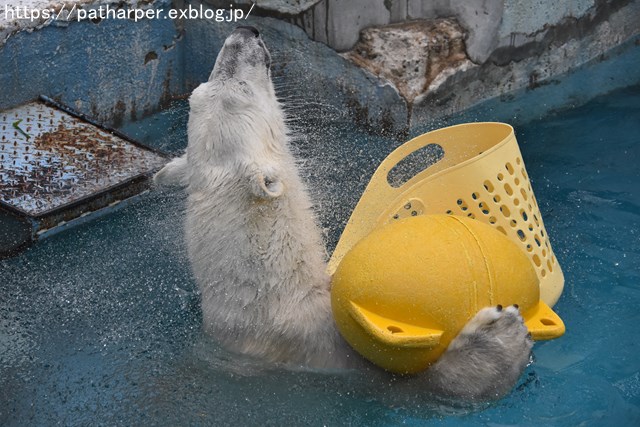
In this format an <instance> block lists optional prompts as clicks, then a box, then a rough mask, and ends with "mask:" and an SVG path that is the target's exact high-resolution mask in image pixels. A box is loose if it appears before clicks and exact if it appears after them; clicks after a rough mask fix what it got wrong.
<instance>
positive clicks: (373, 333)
mask: <svg viewBox="0 0 640 427" xmlns="http://www.w3.org/2000/svg"><path fill="white" fill-rule="evenodd" d="M331 298H332V307H333V314H334V318H335V320H336V323H337V325H338V329H339V330H340V332H341V333H342V335H343V337H344V338H345V339H346V340H347V342H349V344H350V345H351V346H352V347H353V348H354V349H355V350H356V351H358V352H359V353H360V354H361V355H362V356H364V357H365V358H367V359H368V360H370V361H371V362H373V363H375V364H376V365H378V366H380V367H382V368H384V369H387V370H389V371H392V372H397V373H415V372H419V371H422V370H424V369H426V368H427V367H428V366H429V365H430V364H431V363H433V362H434V361H435V360H437V358H438V357H439V356H440V355H441V354H442V353H443V352H444V350H445V349H446V348H447V346H448V345H449V343H450V342H451V340H452V339H453V338H455V336H456V335H457V334H458V332H460V330H461V329H462V328H463V326H464V325H465V324H466V323H467V322H468V321H469V320H470V319H471V318H472V317H473V316H474V315H475V314H476V313H477V312H478V311H479V310H480V309H482V308H483V307H487V306H495V305H498V304H501V305H503V306H505V307H506V306H508V305H511V304H518V305H519V306H520V309H521V311H522V312H523V313H526V312H527V311H536V307H537V306H538V303H539V301H540V288H539V281H538V278H537V276H536V273H535V271H534V269H533V266H532V264H531V262H530V260H529V258H528V257H527V256H526V254H525V253H524V252H523V250H521V249H520V248H519V247H518V246H517V245H516V244H515V243H514V242H512V241H511V240H509V239H508V238H507V237H506V236H505V235H503V234H502V233H500V232H499V231H497V230H495V229H494V228H492V227H491V226H489V225H486V224H483V223H481V222H479V221H476V220H472V219H468V218H464V217H456V216H447V215H425V216H418V217H412V218H407V219H403V220H398V221H395V222H393V223H391V224H389V225H386V226H384V227H382V228H380V229H378V230H376V231H374V232H372V233H371V234H370V235H369V236H367V237H365V238H364V239H362V240H361V241H360V242H358V243H357V244H356V245H355V246H354V247H353V248H352V249H351V250H350V251H349V252H348V253H347V254H346V255H345V257H344V258H343V260H342V261H341V263H340V265H339V266H338V268H337V270H336V272H335V274H334V276H333V279H332V291H331ZM545 307H546V306H545ZM563 331H564V326H563Z"/></svg>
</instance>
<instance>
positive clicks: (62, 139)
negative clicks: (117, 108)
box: [0, 100, 166, 253]
mask: <svg viewBox="0 0 640 427" xmlns="http://www.w3.org/2000/svg"><path fill="white" fill-rule="evenodd" d="M165 162H166V159H165V157H164V156H163V155H161V154H160V153H157V152H155V151H153V150H151V149H149V148H147V147H144V146H142V145H140V144H138V143H136V142H135V141H131V140H129V139H127V138H126V137H124V136H123V135H119V134H117V133H114V132H112V131H108V130H106V129H104V128H101V127H99V126H97V125H95V124H93V123H91V122H89V121H88V120H86V119H85V118H83V117H81V116H79V115H77V114H74V113H73V112H71V111H69V110H67V109H64V107H61V106H58V105H54V104H53V103H52V102H50V101H49V102H47V101H44V100H42V101H37V102H32V103H29V104H26V105H22V106H19V107H16V108H13V109H10V110H6V111H3V112H0V208H4V210H3V212H5V214H7V213H10V214H12V215H14V216H16V215H17V216H18V217H26V218H28V219H30V220H31V223H32V224H33V227H32V228H33V230H32V233H31V234H32V237H34V236H35V235H36V233H37V232H38V231H42V229H43V228H51V227H55V226H56V225H58V223H60V222H62V221H65V222H66V221H69V220H71V219H73V218H74V217H77V216H80V215H84V214H86V213H87V212H88V211H93V210H96V209H100V208H102V207H104V206H106V205H108V204H111V203H113V202H114V201H117V200H121V199H124V198H127V197H130V196H131V195H133V194H136V193H137V192H139V191H140V190H141V186H140V185H139V184H140V181H141V180H146V178H147V177H148V176H149V175H150V174H151V173H153V172H154V171H155V170H157V169H158V168H159V167H161V166H162V165H163V164H164V163H165ZM128 187H130V188H129V189H127V188H128ZM10 228H11V227H8V226H7V225H6V221H5V224H4V226H3V224H2V216H1V215H0V234H2V233H4V234H5V235H6V236H5V238H4V239H3V236H2V235H0V253H1V252H3V246H5V247H6V246H11V245H10V244H8V243H6V242H5V243H4V245H3V240H7V236H8V237H11V236H9V234H11V230H10ZM8 240H11V238H9V239H8Z"/></svg>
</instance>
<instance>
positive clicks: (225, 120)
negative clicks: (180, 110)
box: [187, 27, 289, 197]
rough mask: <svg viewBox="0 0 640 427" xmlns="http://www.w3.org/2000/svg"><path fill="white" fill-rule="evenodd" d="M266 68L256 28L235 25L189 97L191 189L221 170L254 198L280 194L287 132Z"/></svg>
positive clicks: (267, 58)
mask: <svg viewBox="0 0 640 427" xmlns="http://www.w3.org/2000/svg"><path fill="white" fill-rule="evenodd" d="M270 66H271V56H270V54H269V51H268V50H267V48H266V46H265V44H264V42H263V41H262V38H261V37H260V33H259V32H258V30H257V29H255V28H253V27H238V28H236V30H235V31H233V32H232V33H231V34H230V35H229V36H228V37H227V39H226V40H225V42H224V46H223V47H222V49H221V50H220V52H219V53H218V58H217V60H216V63H215V66H214V68H213V71H212V72H211V75H210V76H209V80H208V81H207V82H205V83H203V84H201V85H200V86H199V87H198V88H196V90H194V91H193V94H192V95H191V97H190V99H189V104H190V110H191V111H190V115H189V126H188V134H189V147H188V149H187V154H188V158H189V164H190V169H192V170H191V172H190V173H191V176H190V177H189V179H188V181H189V183H190V184H191V185H195V186H197V187H209V188H210V181H211V180H212V179H213V176H214V175H220V173H221V170H222V169H224V170H225V173H226V174H227V175H228V174H237V173H243V174H245V175H247V177H248V178H249V180H250V181H252V182H253V184H252V185H251V188H252V189H255V190H256V193H257V195H259V196H260V197H277V196H279V195H280V194H281V192H282V189H283V187H282V183H281V182H280V176H281V173H280V171H279V169H281V167H280V166H281V165H282V164H283V158H286V157H288V156H289V148H288V138H287V134H288V131H287V128H286V125H285V120H284V114H283V112H282V109H281V107H280V104H279V102H278V100H277V98H276V94H275V90H274V87H273V83H272V82H271V73H270ZM212 169H215V174H214V173H212V172H214V171H212Z"/></svg>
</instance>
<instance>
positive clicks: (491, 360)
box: [427, 305, 533, 400]
mask: <svg viewBox="0 0 640 427" xmlns="http://www.w3.org/2000/svg"><path fill="white" fill-rule="evenodd" d="M532 346H533V341H532V340H531V336H530V335H529V333H528V331H527V328H526V327H525V326H524V321H523V319H522V317H521V316H520V311H519V310H518V306H515V305H512V306H510V307H508V308H506V309H503V308H502V306H497V307H488V308H484V309H482V310H480V311H479V312H478V313H477V314H476V316H475V317H474V318H473V319H471V320H470V321H469V322H468V323H467V324H466V325H465V327H464V328H463V329H462V331H461V332H460V333H459V334H458V336H457V337H456V338H455V339H454V340H453V341H452V342H451V344H450V345H449V347H448V348H447V351H446V352H445V353H444V354H443V355H442V356H441V357H440V359H438V361H437V362H436V363H435V364H434V365H433V366H432V367H431V368H429V370H427V378H428V381H429V383H430V385H431V387H432V388H433V389H434V391H436V392H438V393H441V394H444V395H448V396H451V397H456V398H462V399H465V400H491V399H498V398H500V397H502V396H504V395H505V394H507V393H508V392H509V391H510V390H511V389H512V388H513V386H514V385H515V383H516V381H517V380H518V378H520V375H521V374H522V371H523V370H524V369H525V368H526V366H527V364H528V363H529V357H530V354H531V347H532Z"/></svg>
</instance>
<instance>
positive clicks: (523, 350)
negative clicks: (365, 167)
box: [154, 27, 532, 399]
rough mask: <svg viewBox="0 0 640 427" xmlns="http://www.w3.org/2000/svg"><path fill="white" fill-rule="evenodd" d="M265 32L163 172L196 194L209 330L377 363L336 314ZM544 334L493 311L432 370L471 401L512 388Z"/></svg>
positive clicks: (232, 42) (280, 348)
mask: <svg viewBox="0 0 640 427" xmlns="http://www.w3.org/2000/svg"><path fill="white" fill-rule="evenodd" d="M270 63H271V58H270V55H269V52H268V50H267V48H266V47H265V45H264V43H263V41H262V39H261V37H260V34H259V32H258V30H256V29H255V28H253V27H238V28H237V29H236V30H235V31H234V32H233V33H232V34H231V35H230V36H229V37H228V38H227V39H226V41H225V43H224V46H223V48H222V49H221V51H220V53H219V55H218V58H217V60H216V63H215V66H214V68H213V71H212V73H211V76H210V77H209V81H208V82H206V83H203V84H201V85H200V86H199V87H198V88H197V89H196V90H194V91H193V94H192V95H191V98H190V100H189V104H190V108H191V111H190V115H189V124H188V138H189V144H188V147H187V151H186V154H185V155H184V156H182V157H179V158H176V159H174V160H173V161H171V162H170V163H168V164H167V165H166V166H165V167H164V168H163V169H162V170H161V171H160V172H158V173H157V174H156V176H155V177H154V181H155V182H156V183H158V184H181V185H183V186H186V188H187V192H188V208H187V214H186V224H185V230H186V242H187V247H188V254H189V259H190V262H191V266H192V270H193V273H194V275H195V278H196V280H197V283H198V285H199V288H200V293H201V298H202V313H203V320H204V329H205V331H206V332H207V333H209V334H211V335H212V336H213V337H214V338H215V339H216V340H218V341H219V342H220V343H221V345H222V346H223V347H225V348H226V349H228V350H230V351H233V352H238V353H242V354H247V355H250V356H253V357H256V358H260V359H263V360H266V361H270V362H277V363H285V364H292V365H304V366H309V367H318V368H349V367H356V366H365V365H366V364H367V363H368V362H366V361H365V360H364V359H363V358H361V357H360V356H359V355H358V354H356V353H355V352H354V351H353V350H352V349H351V348H350V347H349V345H348V344H347V343H346V342H345V341H344V340H343V339H342V337H341V336H340V334H339V332H338V330H337V328H336V325H335V323H334V320H333V316H332V312H331V301H330V300H331V299H330V278H329V276H328V275H327V273H326V253H325V248H324V244H323V240H322V237H321V233H320V230H319V227H318V225H317V224H316V221H315V218H314V214H313V211H312V204H311V201H310V199H309V195H308V193H307V191H306V189H305V186H304V184H303V182H302V180H301V179H300V176H299V174H298V169H297V167H296V161H295V159H294V157H293V155H292V153H291V151H290V147H289V141H288V131H287V127H286V125H285V120H284V115H283V112H282V109H281V108H280V104H279V102H278V100H277V98H276V95H275V91H274V88H273V84H272V82H271V78H270V71H269V68H270ZM531 346H532V341H531V339H530V337H529V336H528V335H527V330H526V328H525V326H524V324H523V321H522V318H521V317H520V314H519V311H518V308H517V307H515V306H512V307H508V308H506V309H502V307H500V306H498V307H491V308H485V309H482V310H480V311H479V312H478V314H477V315H476V316H475V317H474V318H473V319H472V320H471V321H469V323H468V324H467V325H466V326H465V328H464V329H463V330H462V331H461V332H460V334H459V335H458V336H457V337H456V338H455V339H454V340H453V341H452V343H451V344H450V345H449V348H448V349H447V351H446V352H445V353H444V354H443V355H442V356H441V357H440V359H439V360H438V361H437V362H436V363H435V364H434V365H433V366H431V367H430V368H429V369H428V370H427V371H426V372H424V373H423V374H421V378H423V379H424V387H425V388H427V389H429V390H430V391H432V392H435V393H438V394H441V395H446V396H452V397H457V398H463V399H492V398H497V397H500V396H502V395H504V394H505V393H507V392H508V391H509V390H510V389H511V388H512V387H513V385H514V384H515V382H516V381H517V380H518V378H519V377H520V375H521V373H522V371H523V369H524V368H525V367H526V365H527V363H528V361H529V354H530V350H531Z"/></svg>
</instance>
